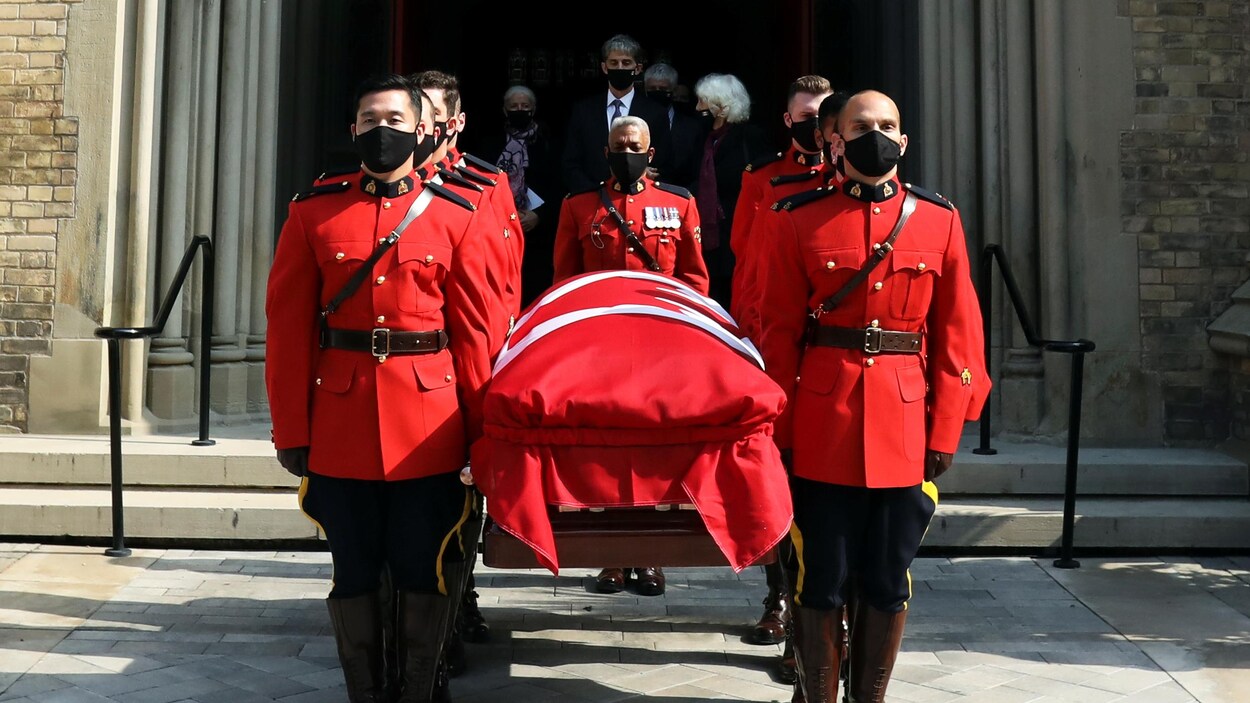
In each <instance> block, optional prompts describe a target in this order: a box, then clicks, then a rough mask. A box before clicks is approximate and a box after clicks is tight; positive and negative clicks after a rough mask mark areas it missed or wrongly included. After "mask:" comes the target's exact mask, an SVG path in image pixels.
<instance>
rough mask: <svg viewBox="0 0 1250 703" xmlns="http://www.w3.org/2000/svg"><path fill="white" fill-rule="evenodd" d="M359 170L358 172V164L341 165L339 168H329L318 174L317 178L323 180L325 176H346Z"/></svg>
mask: <svg viewBox="0 0 1250 703" xmlns="http://www.w3.org/2000/svg"><path fill="white" fill-rule="evenodd" d="M359 172H360V165H359V164H357V165H355V166H343V167H341V168H330V169H326V170H325V171H324V172H322V174H321V175H320V176H317V180H318V181H324V180H325V179H327V178H337V177H339V176H346V175H347V174H349V173H359Z"/></svg>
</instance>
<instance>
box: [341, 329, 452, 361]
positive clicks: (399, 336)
mask: <svg viewBox="0 0 1250 703" xmlns="http://www.w3.org/2000/svg"><path fill="white" fill-rule="evenodd" d="M447 342H448V340H447V333H446V332H444V331H443V330H431V331H429V332H394V331H392V330H391V329H390V328H389V327H375V328H373V329H372V330H336V329H333V328H330V327H326V328H324V329H323V330H322V332H321V347H322V348H323V349H325V348H330V349H345V350H347V351H360V352H369V353H370V354H372V355H374V356H376V357H379V358H381V357H386V356H390V355H391V354H433V353H435V352H439V351H442V350H444V349H446V348H447Z"/></svg>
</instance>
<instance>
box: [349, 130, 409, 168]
mask: <svg viewBox="0 0 1250 703" xmlns="http://www.w3.org/2000/svg"><path fill="white" fill-rule="evenodd" d="M416 144H417V134H416V132H401V131H399V130H398V129H392V128H391V127H387V126H385V125H382V126H379V127H374V128H373V129H371V130H369V131H368V132H362V133H359V134H357V135H356V153H357V154H359V155H360V163H362V164H364V166H365V168H366V169H368V170H369V171H371V172H373V173H390V172H391V171H394V170H395V169H397V168H399V167H400V166H403V165H404V162H405V161H407V160H408V157H409V156H410V155H412V153H413V151H412V150H413V147H415V146H416Z"/></svg>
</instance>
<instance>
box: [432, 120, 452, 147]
mask: <svg viewBox="0 0 1250 703" xmlns="http://www.w3.org/2000/svg"><path fill="white" fill-rule="evenodd" d="M434 133H435V134H437V135H438V137H437V138H435V140H434V148H435V149H437V148H439V147H440V146H442V145H443V144H444V143H446V142H447V140H448V139H449V138H450V137H449V135H448V134H447V123H446V122H435V123H434Z"/></svg>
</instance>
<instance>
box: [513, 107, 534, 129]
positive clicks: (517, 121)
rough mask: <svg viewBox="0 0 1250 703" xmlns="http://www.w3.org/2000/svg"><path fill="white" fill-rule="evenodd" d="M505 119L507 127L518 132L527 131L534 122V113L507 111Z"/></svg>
mask: <svg viewBox="0 0 1250 703" xmlns="http://www.w3.org/2000/svg"><path fill="white" fill-rule="evenodd" d="M506 117H507V118H508V126H509V127H511V128H513V129H515V130H518V131H520V130H523V129H528V128H529V126H530V123H531V122H533V121H534V113H533V112H530V111H529V110H508V111H507V113H506Z"/></svg>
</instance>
